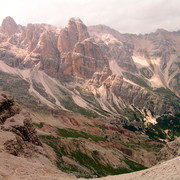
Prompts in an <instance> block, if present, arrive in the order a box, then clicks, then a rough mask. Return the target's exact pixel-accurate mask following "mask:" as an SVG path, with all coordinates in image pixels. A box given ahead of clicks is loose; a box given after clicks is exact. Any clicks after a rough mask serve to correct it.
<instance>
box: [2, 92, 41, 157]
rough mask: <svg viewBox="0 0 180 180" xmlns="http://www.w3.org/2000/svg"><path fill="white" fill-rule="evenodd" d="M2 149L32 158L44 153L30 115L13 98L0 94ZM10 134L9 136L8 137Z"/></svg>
mask: <svg viewBox="0 0 180 180" xmlns="http://www.w3.org/2000/svg"><path fill="white" fill-rule="evenodd" d="M0 122H1V130H0V131H1V135H2V136H1V137H4V136H5V134H7V136H6V139H4V138H2V139H1V148H2V147H3V146H4V147H3V148H4V149H5V151H6V152H8V153H9V154H12V155H15V156H25V157H28V156H32V155H33V152H35V151H38V148H39V152H41V151H42V149H41V148H42V147H41V146H42V143H41V142H40V140H39V138H38V136H37V133H36V131H35V128H34V126H33V125H32V120H31V118H30V115H29V114H28V113H27V112H25V111H23V110H22V109H21V108H20V107H19V105H18V104H17V103H16V102H15V101H14V99H13V97H12V96H9V95H6V94H4V93H1V94H0ZM8 134H9V136H8Z"/></svg>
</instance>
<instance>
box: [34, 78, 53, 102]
mask: <svg viewBox="0 0 180 180" xmlns="http://www.w3.org/2000/svg"><path fill="white" fill-rule="evenodd" d="M33 88H34V89H35V90H36V91H37V92H38V93H39V94H40V95H41V96H43V97H45V98H46V99H47V100H48V101H50V102H52V103H53V104H54V103H55V102H56V100H55V99H54V98H53V97H52V96H50V95H49V94H47V93H46V91H45V89H44V87H43V86H42V85H40V84H38V83H37V82H36V81H33Z"/></svg>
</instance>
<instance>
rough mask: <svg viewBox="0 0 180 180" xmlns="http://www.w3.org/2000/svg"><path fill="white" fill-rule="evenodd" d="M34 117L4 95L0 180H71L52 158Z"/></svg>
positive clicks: (0, 101) (0, 100) (0, 107)
mask: <svg viewBox="0 0 180 180" xmlns="http://www.w3.org/2000/svg"><path fill="white" fill-rule="evenodd" d="M50 153H51V152H50V150H48V152H47V148H44V147H43V145H42V143H41V141H40V140H39V138H38V136H37V133H36V130H35V128H34V126H33V124H32V120H31V117H30V114H29V113H27V112H26V111H24V110H22V109H21V107H20V106H19V105H18V104H17V103H16V102H15V101H14V99H13V97H12V96H10V95H7V94H4V93H2V92H0V162H1V164H0V179H9V180H10V179H13V180H19V179H26V180H28V179H29V180H35V179H43V180H44V179H53V180H58V179H71V178H73V177H71V176H70V175H65V174H64V173H62V172H61V171H60V170H58V169H57V168H56V166H55V165H54V164H53V163H52V162H51V161H50V160H49V159H48V155H49V154H50Z"/></svg>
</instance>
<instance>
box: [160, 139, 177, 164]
mask: <svg viewBox="0 0 180 180" xmlns="http://www.w3.org/2000/svg"><path fill="white" fill-rule="evenodd" d="M178 156H180V137H178V138H177V139H175V140H174V141H172V142H169V143H167V144H166V146H165V147H164V148H162V149H161V151H160V152H159V154H158V156H157V160H158V161H159V162H161V161H167V160H169V159H172V158H174V157H178Z"/></svg>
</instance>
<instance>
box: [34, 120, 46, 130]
mask: <svg viewBox="0 0 180 180" xmlns="http://www.w3.org/2000/svg"><path fill="white" fill-rule="evenodd" d="M33 124H34V125H35V126H36V127H38V128H40V129H41V128H42V127H43V125H44V123H43V122H40V123H35V122H34V123H33Z"/></svg>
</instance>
